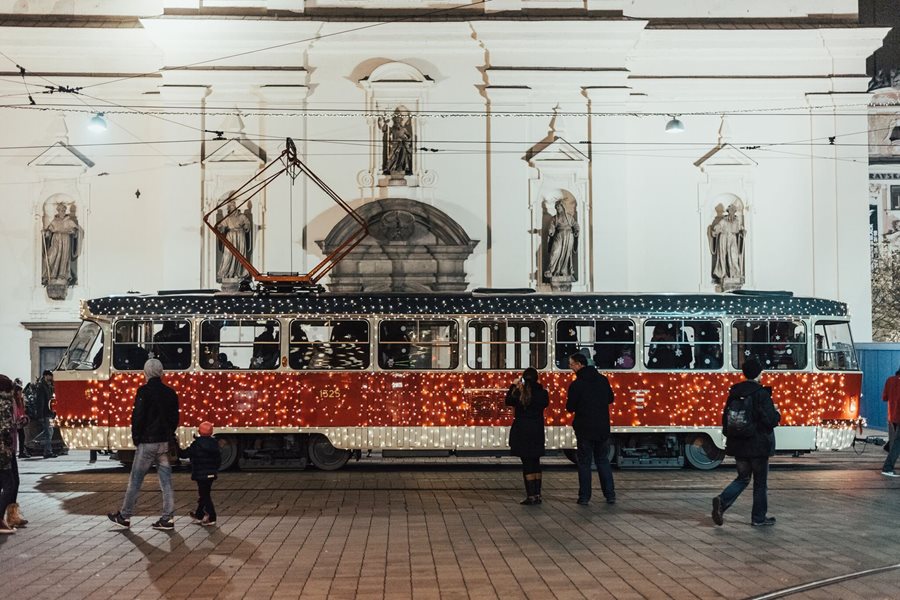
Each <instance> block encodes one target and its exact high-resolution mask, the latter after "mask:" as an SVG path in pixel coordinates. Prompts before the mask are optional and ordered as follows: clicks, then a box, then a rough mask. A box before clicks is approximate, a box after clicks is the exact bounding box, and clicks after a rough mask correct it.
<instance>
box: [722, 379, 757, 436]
mask: <svg viewBox="0 0 900 600" xmlns="http://www.w3.org/2000/svg"><path fill="white" fill-rule="evenodd" d="M755 394H756V390H754V391H752V392H750V393H749V394H747V395H746V396H734V397H731V398H729V399H728V404H727V405H726V406H725V437H727V438H733V439H740V438H749V437H752V436H753V434H754V433H756V419H754V417H753V396H754V395H755Z"/></svg>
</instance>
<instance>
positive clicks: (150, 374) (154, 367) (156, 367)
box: [144, 358, 163, 379]
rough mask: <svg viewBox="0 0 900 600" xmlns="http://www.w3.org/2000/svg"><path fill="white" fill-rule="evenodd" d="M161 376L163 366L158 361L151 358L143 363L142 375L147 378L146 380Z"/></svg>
mask: <svg viewBox="0 0 900 600" xmlns="http://www.w3.org/2000/svg"><path fill="white" fill-rule="evenodd" d="M162 374H163V364H162V363H161V362H160V361H159V359H156V358H151V359H150V360H148V361H147V362H145V363H144V375H146V376H147V379H153V378H154V377H162Z"/></svg>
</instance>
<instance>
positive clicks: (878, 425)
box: [856, 343, 900, 430]
mask: <svg viewBox="0 0 900 600" xmlns="http://www.w3.org/2000/svg"><path fill="white" fill-rule="evenodd" d="M856 351H857V353H858V354H859V367H860V369H862V372H863V381H862V399H861V400H860V405H859V414H860V416H862V417H865V418H866V421H867V422H868V426H869V427H871V428H873V429H884V430H887V405H886V404H885V403H884V402H883V401H882V400H881V392H882V390H883V389H884V382H885V380H886V379H887V378H888V377H890V376H891V375H893V374H894V373H896V372H897V369H898V368H900V344H879V343H867V344H856Z"/></svg>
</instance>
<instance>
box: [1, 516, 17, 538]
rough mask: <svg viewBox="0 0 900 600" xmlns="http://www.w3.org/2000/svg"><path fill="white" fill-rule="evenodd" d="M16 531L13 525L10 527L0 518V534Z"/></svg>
mask: <svg viewBox="0 0 900 600" xmlns="http://www.w3.org/2000/svg"><path fill="white" fill-rule="evenodd" d="M15 532H16V528H15V527H10V526H9V525H7V524H6V521H4V520H2V519H0V535H10V534H13V533H15Z"/></svg>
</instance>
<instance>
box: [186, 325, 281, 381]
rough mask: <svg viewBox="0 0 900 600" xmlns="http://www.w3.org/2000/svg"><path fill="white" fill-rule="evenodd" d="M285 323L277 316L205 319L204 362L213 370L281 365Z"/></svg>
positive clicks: (201, 342)
mask: <svg viewBox="0 0 900 600" xmlns="http://www.w3.org/2000/svg"><path fill="white" fill-rule="evenodd" d="M280 338H281V325H280V323H279V322H278V321H275V320H271V319H269V320H266V319H261V320H258V321H255V320H254V321H249V320H248V321H237V320H223V321H203V323H202V324H201V325H200V366H201V367H202V368H203V369H209V370H233V369H239V370H243V369H258V370H267V369H277V368H278V364H279V362H280V361H281V342H280V341H279V340H280Z"/></svg>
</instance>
